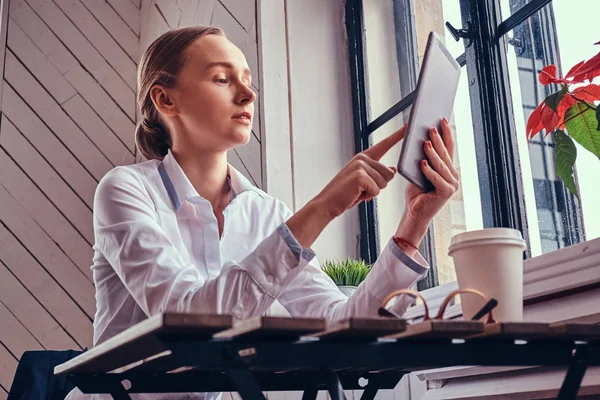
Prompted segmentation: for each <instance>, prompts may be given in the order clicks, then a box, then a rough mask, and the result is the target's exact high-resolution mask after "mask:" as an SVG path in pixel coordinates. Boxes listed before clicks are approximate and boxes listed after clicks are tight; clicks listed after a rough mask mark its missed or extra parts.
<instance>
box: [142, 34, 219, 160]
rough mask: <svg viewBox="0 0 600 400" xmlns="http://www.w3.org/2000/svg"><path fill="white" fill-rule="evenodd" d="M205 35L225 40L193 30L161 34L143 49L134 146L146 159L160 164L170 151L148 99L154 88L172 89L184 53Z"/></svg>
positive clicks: (167, 140)
mask: <svg viewBox="0 0 600 400" xmlns="http://www.w3.org/2000/svg"><path fill="white" fill-rule="evenodd" d="M206 35H219V36H225V33H224V32H223V31H222V30H221V29H220V28H216V27H212V26H194V27H186V28H179V29H174V30H171V31H169V32H166V33H164V34H163V35H161V36H160V37H159V38H158V39H156V40H155V41H154V42H152V44H151V45H150V46H149V47H148V48H147V49H146V51H145V52H144V55H143V56H142V59H141V61H140V65H139V67H138V76H137V82H138V94H137V103H138V106H139V107H140V112H141V114H142V120H141V121H140V122H139V124H138V125H137V128H136V131H135V144H136V146H137V148H138V150H139V151H140V152H141V153H142V155H143V156H144V157H146V158H147V159H149V160H151V159H157V160H162V159H163V158H164V157H165V156H166V155H167V153H168V151H169V148H170V147H171V136H170V133H169V131H168V130H167V127H166V126H165V124H164V122H163V121H162V120H161V118H160V114H159V112H158V110H157V109H156V107H155V106H154V103H153V102H152V97H151V95H150V90H151V89H152V87H153V86H154V85H157V84H158V85H162V86H164V87H166V88H171V87H174V86H175V85H176V83H177V74H178V73H179V71H180V70H181V68H182V67H183V64H184V62H185V50H186V49H187V48H188V46H189V45H190V44H192V43H193V42H194V41H196V40H197V39H199V38H201V37H203V36H206Z"/></svg>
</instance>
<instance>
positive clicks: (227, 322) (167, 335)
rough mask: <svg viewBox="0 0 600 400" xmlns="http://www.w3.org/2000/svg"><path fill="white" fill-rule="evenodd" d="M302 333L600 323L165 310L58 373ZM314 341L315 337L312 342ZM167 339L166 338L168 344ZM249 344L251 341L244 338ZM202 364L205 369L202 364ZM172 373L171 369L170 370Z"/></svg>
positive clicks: (487, 334)
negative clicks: (333, 318)
mask: <svg viewBox="0 0 600 400" xmlns="http://www.w3.org/2000/svg"><path fill="white" fill-rule="evenodd" d="M302 336H314V339H315V340H317V341H318V340H320V339H325V340H324V343H325V341H326V342H327V343H329V342H330V341H331V342H335V341H336V340H337V341H338V342H340V340H341V342H344V340H345V339H349V340H354V339H360V340H359V341H363V340H365V339H369V340H376V339H378V338H385V339H397V340H398V341H399V342H404V341H413V340H415V341H418V342H419V343H423V344H427V341H428V340H432V343H436V341H437V340H439V339H458V338H464V339H466V340H467V341H470V340H477V341H481V342H482V343H483V342H485V341H486V340H488V339H489V340H490V341H497V340H498V339H511V340H513V339H525V340H530V339H531V340H549V341H557V342H561V341H577V340H580V341H600V325H592V324H582V323H556V324H546V323H531V322H522V323H493V324H484V323H483V322H480V321H461V320H429V321H424V322H420V323H416V324H407V323H406V322H405V321H404V320H401V319H395V318H372V319H370V318H350V319H346V320H343V321H339V322H335V323H330V324H329V325H327V324H326V323H325V320H323V319H318V318H317V319H315V318H282V317H256V318H250V319H246V320H243V321H240V322H236V323H234V322H233V319H232V317H231V316H230V315H200V314H177V313H165V314H160V315H156V316H154V317H152V318H149V319H147V320H145V321H142V322H141V323H139V324H137V325H135V326H133V327H131V328H129V329H127V330H125V331H124V332H122V333H120V334H118V335H116V336H115V337H113V338H111V339H109V340H107V341H106V342H104V343H102V344H100V345H98V346H96V347H94V348H92V349H90V350H88V351H87V352H85V353H83V354H81V355H79V356H77V357H75V358H73V359H72V360H69V361H67V362H65V363H63V364H61V365H59V366H57V367H56V368H55V369H54V372H55V374H66V373H77V374H89V373H108V372H121V371H131V370H139V371H144V370H153V371H156V370H157V369H158V370H161V369H162V368H163V367H165V368H166V367H170V368H178V367H180V365H179V364H178V363H175V362H174V360H171V357H170V355H171V353H170V352H171V350H169V348H167V347H166V346H167V345H165V344H163V341H164V340H165V339H168V340H169V341H172V340H174V341H176V342H177V341H179V340H181V341H182V343H185V342H186V341H190V340H191V341H192V342H193V341H196V340H200V341H203V340H212V339H213V338H215V339H219V340H222V339H225V340H227V339H232V340H235V341H237V340H238V339H242V340H243V341H246V340H257V341H258V342H260V341H263V343H269V342H270V341H289V342H290V345H292V344H293V343H292V342H295V341H296V340H297V339H299V338H300V337H302ZM309 342H310V341H309ZM165 343H166V342H165ZM244 343H245V342H244ZM198 367H202V366H200V365H198ZM165 372H166V371H165Z"/></svg>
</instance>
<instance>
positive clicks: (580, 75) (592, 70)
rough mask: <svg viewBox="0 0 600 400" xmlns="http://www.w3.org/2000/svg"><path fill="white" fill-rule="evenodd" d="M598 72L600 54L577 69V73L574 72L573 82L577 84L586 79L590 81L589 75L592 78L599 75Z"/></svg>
mask: <svg viewBox="0 0 600 400" xmlns="http://www.w3.org/2000/svg"><path fill="white" fill-rule="evenodd" d="M598 70H600V53H598V54H596V55H595V56H594V57H592V58H590V59H589V60H587V61H586V62H585V63H584V64H583V65H581V66H580V67H579V68H578V69H577V71H575V73H574V74H573V77H572V79H573V82H575V83H577V82H583V81H585V80H586V79H587V80H590V76H591V75H593V76H594V77H595V76H598V75H599V73H598ZM592 79H593V78H592Z"/></svg>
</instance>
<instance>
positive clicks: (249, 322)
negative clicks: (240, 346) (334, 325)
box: [214, 317, 326, 340]
mask: <svg viewBox="0 0 600 400" xmlns="http://www.w3.org/2000/svg"><path fill="white" fill-rule="evenodd" d="M325 328H326V323H325V320H324V319H322V318H287V317H254V318H248V319H245V320H242V321H239V322H236V323H234V325H233V327H232V328H231V329H227V330H225V331H222V332H219V333H216V334H215V335H214V337H215V338H226V339H240V338H244V339H247V338H250V337H251V338H256V339H260V338H277V339H288V340H289V339H293V338H299V337H301V336H306V335H309V334H314V333H317V332H321V331H324V330H325Z"/></svg>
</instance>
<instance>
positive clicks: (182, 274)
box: [94, 168, 314, 319]
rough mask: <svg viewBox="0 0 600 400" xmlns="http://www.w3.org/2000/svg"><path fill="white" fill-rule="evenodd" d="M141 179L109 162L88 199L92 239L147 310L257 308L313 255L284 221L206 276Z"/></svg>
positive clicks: (240, 311)
mask: <svg viewBox="0 0 600 400" xmlns="http://www.w3.org/2000/svg"><path fill="white" fill-rule="evenodd" d="M154 207H155V206H154V202H153V201H152V199H151V197H150V195H149V194H148V192H147V190H146V188H145V187H144V185H143V183H142V182H141V180H140V179H139V178H138V177H137V176H136V174H135V173H134V172H132V171H130V170H129V169H126V168H115V169H113V170H112V171H111V172H109V173H108V174H107V175H106V176H105V177H104V178H103V179H102V180H101V182H100V183H99V185H98V188H97V190H96V196H95V200H94V230H95V235H96V246H97V248H98V250H99V251H100V252H101V253H102V254H103V256H104V257H105V258H106V260H107V261H108V262H109V263H110V265H111V266H112V267H113V268H114V270H115V272H116V274H117V275H118V276H119V278H120V280H121V281H122V282H123V284H124V285H125V287H126V288H127V290H128V291H129V292H130V293H131V295H132V297H133V298H134V299H135V301H136V302H137V303H138V305H139V306H140V307H141V308H142V310H143V311H144V312H145V313H146V314H147V315H148V316H151V315H154V314H157V313H160V312H165V311H174V312H194V313H219V314H233V315H234V316H235V317H236V318H239V319H243V318H247V317H251V316H255V315H262V314H263V313H264V312H265V311H266V310H267V309H268V308H269V306H270V305H271V304H272V303H273V301H274V300H275V299H276V298H277V297H279V296H280V295H281V293H282V292H283V291H284V290H285V289H286V288H287V286H288V285H289V284H290V283H291V282H292V281H293V280H294V278H295V277H296V276H297V275H298V274H299V273H300V271H302V270H303V269H304V268H305V267H306V266H307V265H308V263H309V262H311V260H312V259H313V258H314V253H313V252H312V251H311V250H309V249H303V248H302V247H301V246H300V244H299V243H298V241H297V240H296V239H295V238H294V236H293V234H292V233H291V231H290V230H289V228H288V227H287V225H285V224H282V225H280V226H279V227H278V228H277V229H276V230H274V231H273V232H272V233H271V234H270V235H269V236H267V237H266V238H265V239H264V240H263V241H262V242H261V243H260V244H259V245H258V246H257V247H256V248H255V249H254V251H252V252H251V253H250V254H248V255H247V256H246V257H244V258H243V259H242V260H239V261H230V262H228V263H227V264H225V265H224V266H223V268H222V270H221V273H220V274H219V275H218V276H217V277H215V278H211V279H209V280H205V279H204V278H203V277H202V276H201V275H200V273H199V272H198V271H199V269H198V267H201V266H197V265H193V264H186V262H185V261H184V259H183V257H182V256H181V254H180V253H179V251H178V250H177V248H176V247H175V246H174V244H173V243H172V242H171V240H170V239H169V238H168V236H167V235H166V234H165V232H164V231H163V229H162V228H161V226H160V225H159V223H158V217H157V213H156V210H155V208H154Z"/></svg>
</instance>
